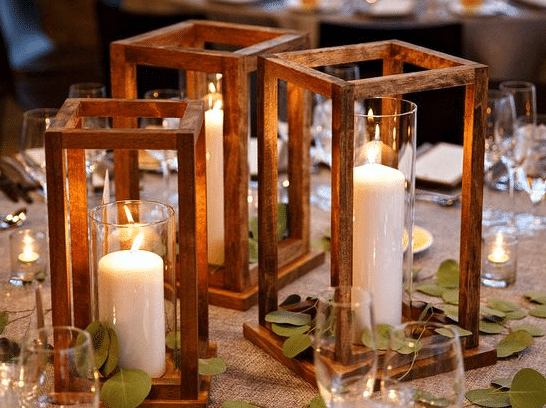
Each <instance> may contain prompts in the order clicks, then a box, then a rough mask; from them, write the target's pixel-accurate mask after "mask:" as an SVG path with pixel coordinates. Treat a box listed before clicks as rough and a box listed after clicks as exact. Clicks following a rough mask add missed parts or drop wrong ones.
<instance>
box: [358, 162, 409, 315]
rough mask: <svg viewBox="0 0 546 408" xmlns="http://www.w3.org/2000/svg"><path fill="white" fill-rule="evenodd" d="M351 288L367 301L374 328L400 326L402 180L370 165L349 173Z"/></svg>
mask: <svg viewBox="0 0 546 408" xmlns="http://www.w3.org/2000/svg"><path fill="white" fill-rule="evenodd" d="M353 178H354V193H353V197H354V201H353V216H354V217H353V218H354V224H353V285H357V286H361V287H364V288H366V289H367V290H368V291H369V292H370V293H372V296H373V305H374V312H375V317H376V322H377V323H387V324H392V325H396V324H400V322H401V320H402V291H403V288H402V285H403V248H402V236H403V232H404V198H405V189H404V186H405V179H404V175H403V174H402V173H401V172H400V171H399V170H397V169H394V168H392V167H388V166H384V165H382V164H377V163H371V164H365V165H363V166H358V167H355V168H354V173H353Z"/></svg>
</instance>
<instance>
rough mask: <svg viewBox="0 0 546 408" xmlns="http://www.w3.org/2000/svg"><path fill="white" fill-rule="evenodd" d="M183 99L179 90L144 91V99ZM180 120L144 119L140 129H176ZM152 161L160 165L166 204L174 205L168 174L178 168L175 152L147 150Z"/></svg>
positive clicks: (182, 94)
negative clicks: (154, 160)
mask: <svg viewBox="0 0 546 408" xmlns="http://www.w3.org/2000/svg"><path fill="white" fill-rule="evenodd" d="M183 98H184V92H183V91H181V90H179V89H153V90H150V91H146V93H145V94H144V99H170V100H180V99H183ZM179 122H180V119H178V118H144V119H142V120H141V124H140V126H141V127H144V128H164V129H176V128H178V125H179ZM147 152H148V153H149V154H150V156H152V157H153V158H154V159H156V160H157V161H159V163H160V165H161V174H162V176H163V184H164V185H165V190H164V195H165V199H166V200H167V203H168V204H175V202H176V199H177V198H176V197H175V196H172V197H171V196H170V194H169V191H170V172H171V170H172V169H177V168H178V163H177V158H176V152H175V151H174V150H147Z"/></svg>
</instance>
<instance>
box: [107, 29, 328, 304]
mask: <svg viewBox="0 0 546 408" xmlns="http://www.w3.org/2000/svg"><path fill="white" fill-rule="evenodd" d="M209 44H215V45H218V46H219V48H220V49H225V48H226V47H231V48H233V47H236V48H238V49H236V50H235V51H223V50H217V49H215V50H210V49H205V47H206V46H208V45H209ZM308 44H309V39H308V37H307V36H306V35H303V34H301V33H298V32H296V31H290V30H281V29H274V28H266V27H257V26H248V25H238V24H231V23H220V22H211V21H191V20H190V21H186V22H183V23H179V24H175V25H172V26H169V27H165V28H162V29H159V30H156V31H151V32H149V33H146V34H143V35H140V36H136V37H133V38H129V39H125V40H120V41H115V42H113V43H112V44H111V45H110V55H111V57H110V59H111V76H112V95H113V96H114V97H117V98H136V96H137V83H136V69H137V66H138V65H148V66H155V67H161V68H171V69H178V70H185V71H186V88H187V93H188V97H190V98H193V99H198V98H202V97H203V96H204V95H205V93H206V89H205V85H206V84H205V81H204V78H205V73H220V74H222V83H223V86H222V97H223V109H224V122H223V131H224V133H223V134H224V139H223V151H224V248H225V262H224V265H223V266H221V267H217V266H212V265H211V266H210V268H209V272H210V277H209V301H210V303H211V304H214V305H218V306H223V307H229V308H234V309H239V310H246V309H248V308H249V307H250V306H252V305H253V304H255V303H256V302H257V294H258V270H257V266H256V265H253V266H252V267H251V266H250V265H249V247H248V235H249V223H248V179H249V172H248V148H247V145H248V136H249V134H248V133H249V132H248V120H249V98H250V96H249V95H250V91H249V74H250V73H252V72H254V71H256V68H257V56H258V55H260V54H262V53H266V52H282V51H288V50H295V49H303V48H305V47H307V46H308ZM307 146H308V141H307V140H306V141H304V142H303V145H301V146H299V147H296V148H293V149H291V151H292V157H291V163H292V164H291V165H290V175H291V179H290V183H291V184H292V185H294V186H297V189H296V188H292V191H298V192H299V193H298V196H297V197H295V196H294V197H292V196H291V197H290V198H292V199H293V200H291V201H290V220H298V222H295V221H294V222H292V223H291V224H290V238H289V239H286V240H283V241H282V242H281V243H280V247H279V260H278V264H279V267H280V268H279V271H278V277H279V281H280V282H281V283H288V282H290V281H291V280H294V279H295V278H297V277H298V276H301V274H303V273H305V272H307V271H309V270H310V269H312V268H314V267H316V266H318V265H320V264H321V263H322V262H323V261H324V254H323V253H321V252H312V251H311V249H310V238H309V237H310V232H309V231H310V228H309V199H308V198H309V197H308V196H309V190H308V188H306V189H302V188H301V187H302V186H308V185H309V178H310V176H309V166H308V162H309V160H308V159H306V155H308V149H307ZM303 148H305V149H307V151H304V150H303ZM116 160H120V162H122V163H124V165H128V166H132V167H135V166H136V160H137V158H136V152H132V153H129V152H126V153H123V154H122V155H119V158H116ZM124 188H125V187H122V186H119V187H118V185H116V190H119V191H125V190H124ZM127 188H129V189H130V192H129V191H127V194H124V195H130V196H135V195H136V194H138V186H137V185H136V184H133V185H131V186H127Z"/></svg>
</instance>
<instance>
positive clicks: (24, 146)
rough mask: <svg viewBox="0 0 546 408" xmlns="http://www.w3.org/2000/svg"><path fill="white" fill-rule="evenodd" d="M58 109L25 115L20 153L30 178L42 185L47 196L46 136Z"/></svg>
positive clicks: (29, 112) (33, 110)
mask: <svg viewBox="0 0 546 408" xmlns="http://www.w3.org/2000/svg"><path fill="white" fill-rule="evenodd" d="M57 111H58V110H57V109H54V108H36V109H31V110H28V111H26V112H24V113H23V125H22V130H21V143H20V146H19V147H20V152H21V157H22V159H23V165H24V166H25V169H26V171H27V172H28V173H29V174H30V176H31V177H32V178H33V179H35V180H36V181H38V182H39V183H40V186H41V187H42V190H43V192H44V194H45V189H46V173H45V151H44V134H45V131H46V129H47V128H49V126H51V125H52V124H53V121H54V119H55V115H57Z"/></svg>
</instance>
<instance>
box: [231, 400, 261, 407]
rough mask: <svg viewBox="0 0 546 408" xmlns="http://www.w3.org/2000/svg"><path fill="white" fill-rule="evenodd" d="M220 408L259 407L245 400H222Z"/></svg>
mask: <svg viewBox="0 0 546 408" xmlns="http://www.w3.org/2000/svg"><path fill="white" fill-rule="evenodd" d="M222 408H260V407H259V406H258V405H254V404H251V403H250V402H246V401H236V400H233V401H224V402H223V403H222Z"/></svg>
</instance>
